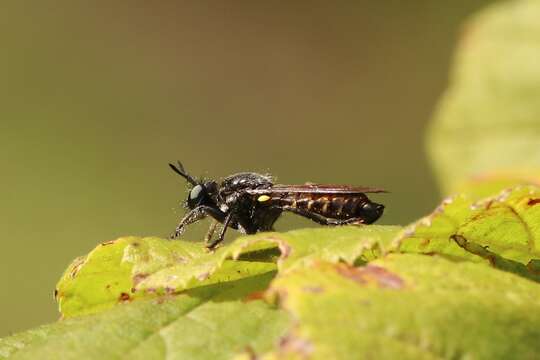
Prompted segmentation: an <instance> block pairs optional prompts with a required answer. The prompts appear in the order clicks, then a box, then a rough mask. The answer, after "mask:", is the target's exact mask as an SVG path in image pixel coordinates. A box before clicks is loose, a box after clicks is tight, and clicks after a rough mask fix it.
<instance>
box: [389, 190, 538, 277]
mask: <svg viewBox="0 0 540 360" xmlns="http://www.w3.org/2000/svg"><path fill="white" fill-rule="evenodd" d="M394 245H395V246H396V248H397V249H398V250H399V251H402V252H416V253H426V254H432V253H435V254H442V255H446V256H449V257H452V258H457V259H462V260H472V261H483V259H484V260H485V261H487V262H489V263H490V264H492V265H494V266H496V267H499V268H501V269H505V270H508V271H512V272H515V273H518V274H521V275H524V276H527V277H529V278H531V279H535V280H539V279H540V276H538V274H537V266H535V264H536V263H537V259H540V188H539V187H536V186H520V187H516V188H513V189H507V190H504V191H503V192H502V193H500V194H499V195H497V196H495V197H491V198H487V199H484V200H480V201H473V200H471V198H470V197H468V196H466V195H460V196H455V197H452V198H448V199H447V200H445V201H443V203H442V204H441V205H440V206H439V207H438V208H437V209H436V210H435V211H434V212H433V214H431V215H429V216H427V217H425V218H424V219H422V220H420V221H418V222H416V223H415V224H413V225H412V226H410V227H409V228H407V229H406V230H405V231H404V232H403V234H402V235H401V236H400V237H398V238H397V239H396V241H395V244H394Z"/></svg>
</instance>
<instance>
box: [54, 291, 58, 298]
mask: <svg viewBox="0 0 540 360" xmlns="http://www.w3.org/2000/svg"><path fill="white" fill-rule="evenodd" d="M54 298H55V299H58V289H54Z"/></svg>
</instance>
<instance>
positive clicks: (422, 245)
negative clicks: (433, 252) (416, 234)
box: [420, 238, 431, 247]
mask: <svg viewBox="0 0 540 360" xmlns="http://www.w3.org/2000/svg"><path fill="white" fill-rule="evenodd" d="M430 242H431V239H430V238H424V239H422V241H420V247H426V246H428V245H429V243H430Z"/></svg>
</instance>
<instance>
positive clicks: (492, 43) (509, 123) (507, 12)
mask: <svg viewBox="0 0 540 360" xmlns="http://www.w3.org/2000/svg"><path fill="white" fill-rule="evenodd" d="M538 24H540V2H538V1H505V2H502V3H500V4H497V5H495V6H493V7H491V8H489V9H488V10H487V11H483V12H481V13H480V14H479V15H477V16H476V17H474V18H473V19H472V20H471V21H470V22H469V23H468V24H467V25H466V27H465V29H464V32H463V37H462V39H461V42H460V46H459V48H458V51H457V54H456V57H455V63H454V66H453V70H452V74H451V80H450V87H449V89H448V90H447V91H446V93H445V95H444V97H443V99H442V100H441V102H440V103H439V107H438V110H437V112H436V115H435V118H434V121H433V122H432V124H431V127H430V131H429V137H428V150H429V154H430V158H431V162H432V166H433V167H434V168H435V170H436V174H437V177H438V180H439V184H440V186H441V188H442V190H443V192H444V193H446V194H450V193H460V192H463V191H467V192H470V193H472V194H474V195H475V196H476V197H477V198H481V197H485V196H489V195H492V194H494V193H495V192H497V191H500V190H501V189H503V188H506V187H509V186H511V185H516V184H523V183H525V184H536V185H539V184H540V146H538V145H539V144H540V121H538V119H540V101H539V99H540V67H539V66H538V59H540V41H538V39H539V38H540V26H538Z"/></svg>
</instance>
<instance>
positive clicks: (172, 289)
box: [165, 286, 176, 295]
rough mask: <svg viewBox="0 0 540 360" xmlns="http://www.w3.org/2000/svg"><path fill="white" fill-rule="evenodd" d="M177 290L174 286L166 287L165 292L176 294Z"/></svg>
mask: <svg viewBox="0 0 540 360" xmlns="http://www.w3.org/2000/svg"><path fill="white" fill-rule="evenodd" d="M175 292H176V289H175V288H172V287H168V286H167V287H165V293H166V294H169V295H170V294H174V293H175Z"/></svg>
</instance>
